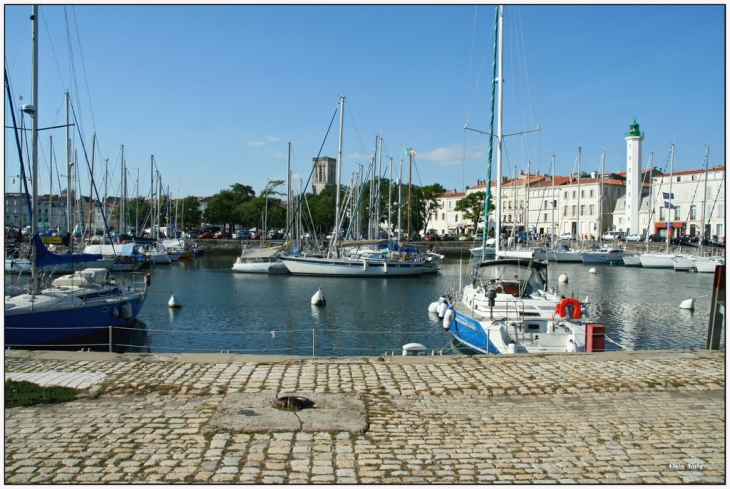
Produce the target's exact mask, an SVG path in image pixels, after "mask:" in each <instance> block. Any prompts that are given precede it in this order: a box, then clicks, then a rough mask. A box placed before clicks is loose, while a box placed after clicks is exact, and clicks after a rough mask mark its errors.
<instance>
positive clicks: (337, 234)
mask: <svg viewBox="0 0 730 489" xmlns="http://www.w3.org/2000/svg"><path fill="white" fill-rule="evenodd" d="M344 123H345V97H340V137H339V141H338V143H337V170H336V171H337V183H336V185H337V187H336V188H335V230H334V231H333V232H332V239H331V240H330V249H334V246H335V244H336V243H337V240H338V238H339V237H340V228H339V226H340V215H339V214H340V175H341V172H342V131H343V128H344Z"/></svg>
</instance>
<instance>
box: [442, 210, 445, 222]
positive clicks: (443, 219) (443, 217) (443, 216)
mask: <svg viewBox="0 0 730 489" xmlns="http://www.w3.org/2000/svg"><path fill="white" fill-rule="evenodd" d="M441 220H442V221H445V220H446V214H444V213H443V212H442V213H441Z"/></svg>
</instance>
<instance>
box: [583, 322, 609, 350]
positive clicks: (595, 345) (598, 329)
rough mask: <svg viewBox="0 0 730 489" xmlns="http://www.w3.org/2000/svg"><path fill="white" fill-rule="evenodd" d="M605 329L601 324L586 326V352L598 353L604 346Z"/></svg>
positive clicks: (588, 324)
mask: <svg viewBox="0 0 730 489" xmlns="http://www.w3.org/2000/svg"><path fill="white" fill-rule="evenodd" d="M605 336H606V327H605V326H604V325H603V324H601V323H587V324H586V343H585V344H586V352H587V353H591V352H600V351H603V350H604V347H605V345H606V338H605Z"/></svg>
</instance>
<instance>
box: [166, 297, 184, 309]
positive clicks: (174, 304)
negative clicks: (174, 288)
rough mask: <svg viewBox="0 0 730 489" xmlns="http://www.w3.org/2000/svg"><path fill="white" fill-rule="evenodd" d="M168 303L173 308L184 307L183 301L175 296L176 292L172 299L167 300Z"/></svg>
mask: <svg viewBox="0 0 730 489" xmlns="http://www.w3.org/2000/svg"><path fill="white" fill-rule="evenodd" d="M167 305H168V306H170V307H173V308H177V307H182V302H180V299H178V298H177V297H175V294H172V295H171V296H170V300H169V301H167Z"/></svg>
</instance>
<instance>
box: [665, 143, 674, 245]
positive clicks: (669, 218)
mask: <svg viewBox="0 0 730 489" xmlns="http://www.w3.org/2000/svg"><path fill="white" fill-rule="evenodd" d="M671 153H672V159H671V162H670V164H669V208H668V209H667V246H666V250H667V254H669V242H670V241H671V240H672V180H673V179H674V176H673V175H674V144H672V150H671Z"/></svg>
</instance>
